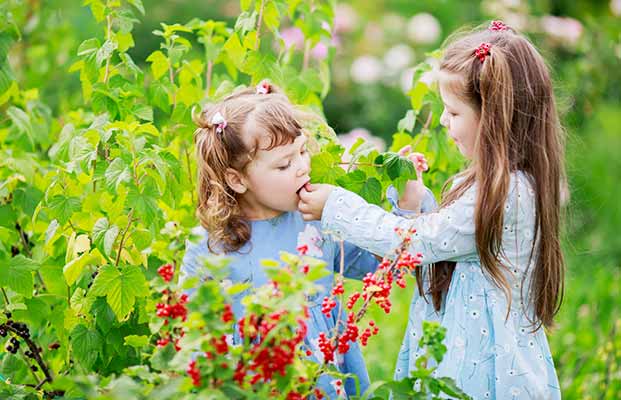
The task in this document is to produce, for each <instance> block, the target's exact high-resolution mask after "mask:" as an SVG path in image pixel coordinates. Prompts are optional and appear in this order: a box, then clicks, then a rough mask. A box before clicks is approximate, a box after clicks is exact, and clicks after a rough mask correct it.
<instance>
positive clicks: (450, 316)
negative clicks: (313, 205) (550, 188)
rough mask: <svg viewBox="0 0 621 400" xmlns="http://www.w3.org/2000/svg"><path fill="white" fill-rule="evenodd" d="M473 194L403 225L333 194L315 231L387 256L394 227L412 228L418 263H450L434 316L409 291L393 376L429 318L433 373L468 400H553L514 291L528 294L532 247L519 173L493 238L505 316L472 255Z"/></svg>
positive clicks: (406, 369) (549, 366)
mask: <svg viewBox="0 0 621 400" xmlns="http://www.w3.org/2000/svg"><path fill="white" fill-rule="evenodd" d="M476 190H477V188H476V185H474V186H472V187H471V188H470V189H468V190H467V191H466V192H465V193H464V195H463V196H462V197H461V198H459V199H458V200H457V201H455V202H454V203H452V204H451V205H449V206H447V207H444V208H442V209H440V210H438V211H437V212H433V213H427V214H422V215H420V216H418V217H415V218H413V219H407V218H402V217H399V216H395V215H393V214H390V213H387V212H385V211H384V210H382V209H381V208H379V207H376V206H373V205H369V204H368V203H367V202H365V201H364V200H363V199H362V198H360V197H359V196H357V195H356V194H354V193H351V192H348V191H346V190H344V189H341V188H337V189H335V190H334V191H333V192H332V193H331V194H330V196H329V198H328V201H327V202H326V205H325V207H324V211H323V216H322V220H321V225H322V228H323V231H324V233H328V232H331V233H333V234H334V235H335V236H336V237H338V238H341V239H343V240H347V241H349V242H350V243H353V244H355V245H358V246H360V247H361V248H364V249H367V250H369V251H372V252H373V253H375V254H378V255H389V253H390V251H391V250H393V249H394V248H396V247H397V245H398V244H399V242H400V240H399V237H398V236H397V235H396V234H395V232H394V229H395V228H396V227H401V228H404V229H406V228H409V227H413V228H415V229H416V231H417V233H416V234H415V235H414V237H413V240H412V245H411V248H410V251H411V252H412V253H416V252H420V253H422V254H423V260H424V261H423V263H424V264H431V263H433V262H436V261H442V260H448V261H455V262H456V264H457V265H456V268H455V271H454V273H453V278H452V281H451V284H450V287H449V291H448V293H447V295H446V299H445V301H444V302H443V307H442V309H441V310H440V312H436V311H435V309H434V307H433V304H432V303H431V301H430V302H429V303H428V302H427V301H426V300H425V299H424V298H423V297H421V296H420V295H419V294H418V291H416V292H415V294H414V297H413V299H412V304H411V306H410V312H409V319H408V325H407V329H406V333H405V336H404V338H403V343H402V345H401V349H400V351H399V356H398V360H397V366H396V370H395V379H402V378H405V377H407V376H409V374H410V371H413V370H415V369H416V366H415V362H416V359H417V358H418V357H419V356H420V355H421V354H422V351H423V349H421V348H419V346H418V343H419V340H420V337H421V334H422V321H423V320H428V321H437V322H439V323H440V324H441V325H442V326H444V327H445V328H447V334H446V338H445V342H444V343H445V345H446V346H447V348H448V351H447V353H446V354H445V356H444V359H443V360H442V362H441V363H440V365H438V368H437V370H436V375H437V376H439V377H441V376H446V377H451V378H453V379H454V380H455V381H456V383H457V385H458V386H459V387H460V388H461V389H462V390H464V391H465V392H466V393H467V394H468V395H470V396H471V397H473V398H474V399H559V398H560V397H561V392H560V388H559V383H558V378H557V376H556V371H555V369H554V363H553V361H552V356H551V354H550V349H549V346H548V341H547V338H546V335H545V332H544V329H539V330H537V331H536V332H534V333H532V332H531V330H532V329H531V327H530V323H529V321H528V319H527V315H533V310H532V307H531V306H529V305H527V301H526V300H525V299H522V297H521V292H520V282H521V281H522V278H523V277H525V278H526V279H525V283H524V288H523V293H528V282H529V278H530V275H531V272H532V270H533V268H534V262H532V260H530V258H531V257H530V256H531V248H532V244H533V240H535V239H534V227H535V197H534V191H533V189H532V186H531V184H530V183H529V180H528V178H527V176H526V175H525V174H524V173H522V172H517V173H513V174H512V175H511V186H510V191H509V195H508V196H507V200H506V202H505V205H504V207H505V215H504V226H503V228H504V233H503V238H502V248H503V250H504V256H505V259H506V260H505V261H506V262H507V263H508V264H509V266H510V271H507V272H506V274H505V275H506V277H507V279H508V282H509V283H510V284H511V292H512V293H511V294H512V302H511V306H510V310H509V315H508V318H507V319H505V317H506V315H507V305H508V301H507V299H506V297H505V295H504V293H503V292H502V290H500V289H499V288H498V287H497V286H495V285H494V284H493V283H492V281H491V280H490V279H488V277H487V276H486V274H485V273H484V271H483V269H482V267H481V261H480V259H479V256H478V254H477V250H476V245H475V226H474V210H475V202H476ZM535 257H536V254H534V257H533V260H534V259H535ZM529 262H530V264H529ZM422 268H428V267H427V266H425V265H423V266H422ZM426 275H427V274H426V271H424V270H423V276H426ZM525 275H526V276H525ZM423 286H424V288H428V287H429V282H428V281H426V282H425V281H424V282H423Z"/></svg>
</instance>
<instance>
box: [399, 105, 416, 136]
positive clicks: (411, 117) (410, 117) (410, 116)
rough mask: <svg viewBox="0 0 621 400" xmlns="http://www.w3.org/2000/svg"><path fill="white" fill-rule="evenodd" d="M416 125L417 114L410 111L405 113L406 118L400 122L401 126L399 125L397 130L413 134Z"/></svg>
mask: <svg viewBox="0 0 621 400" xmlns="http://www.w3.org/2000/svg"><path fill="white" fill-rule="evenodd" d="M415 124H416V114H415V113H414V110H408V111H407V112H406V113H405V117H403V119H401V120H400V121H399V125H397V129H399V130H400V131H402V132H403V131H408V132H412V130H413V129H414V125H415Z"/></svg>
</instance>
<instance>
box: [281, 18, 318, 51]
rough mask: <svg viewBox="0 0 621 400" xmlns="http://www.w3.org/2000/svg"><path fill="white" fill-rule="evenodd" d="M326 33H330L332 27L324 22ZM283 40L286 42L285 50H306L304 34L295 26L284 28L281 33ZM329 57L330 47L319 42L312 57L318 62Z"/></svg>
mask: <svg viewBox="0 0 621 400" xmlns="http://www.w3.org/2000/svg"><path fill="white" fill-rule="evenodd" d="M323 27H324V29H325V30H326V31H330V25H328V24H327V23H325V22H324V25H323ZM280 36H281V38H282V40H283V41H284V42H285V48H287V49H289V48H290V47H291V46H294V48H295V49H296V50H299V51H302V50H304V33H302V30H300V28H297V27H295V26H292V27H289V28H284V29H283V30H282V31H281V32H280ZM327 56H328V46H327V45H326V44H325V43H322V42H319V43H317V44H316V45H315V47H313V48H312V49H311V57H313V58H314V59H316V60H323V59H325V58H326V57H327Z"/></svg>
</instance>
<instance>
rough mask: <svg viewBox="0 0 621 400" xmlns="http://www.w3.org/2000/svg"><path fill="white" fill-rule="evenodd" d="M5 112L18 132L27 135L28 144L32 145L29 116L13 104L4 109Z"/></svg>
mask: <svg viewBox="0 0 621 400" xmlns="http://www.w3.org/2000/svg"><path fill="white" fill-rule="evenodd" d="M6 114H7V115H8V116H9V118H10V119H11V122H13V125H15V127H16V128H17V130H18V132H19V133H24V134H25V135H26V136H27V137H28V140H29V141H30V144H32V145H34V131H33V129H32V121H31V120H30V116H29V115H28V114H26V113H25V112H24V110H22V109H21V108H17V107H13V106H11V107H9V108H8V110H6Z"/></svg>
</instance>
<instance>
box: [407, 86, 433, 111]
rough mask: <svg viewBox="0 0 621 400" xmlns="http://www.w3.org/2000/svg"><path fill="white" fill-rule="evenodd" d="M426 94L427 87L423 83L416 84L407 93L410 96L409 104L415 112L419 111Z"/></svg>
mask: <svg viewBox="0 0 621 400" xmlns="http://www.w3.org/2000/svg"><path fill="white" fill-rule="evenodd" d="M427 92H429V86H427V85H426V84H425V83H423V82H416V84H415V85H414V87H413V88H412V89H410V91H409V93H408V94H409V95H410V103H411V105H412V108H413V109H414V110H415V111H419V110H420V109H421V107H422V106H423V99H424V98H425V94H427Z"/></svg>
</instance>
